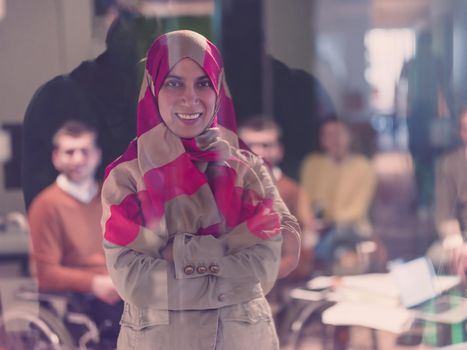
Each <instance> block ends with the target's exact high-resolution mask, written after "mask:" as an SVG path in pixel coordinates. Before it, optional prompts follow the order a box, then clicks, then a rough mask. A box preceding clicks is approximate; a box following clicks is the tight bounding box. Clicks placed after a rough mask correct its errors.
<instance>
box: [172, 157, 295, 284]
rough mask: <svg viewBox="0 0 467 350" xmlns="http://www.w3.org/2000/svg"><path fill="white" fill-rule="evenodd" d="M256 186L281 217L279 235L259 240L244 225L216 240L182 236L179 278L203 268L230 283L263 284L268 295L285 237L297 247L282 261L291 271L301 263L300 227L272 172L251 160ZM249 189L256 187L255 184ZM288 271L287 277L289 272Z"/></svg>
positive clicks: (178, 246)
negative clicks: (257, 184) (274, 180)
mask: <svg viewBox="0 0 467 350" xmlns="http://www.w3.org/2000/svg"><path fill="white" fill-rule="evenodd" d="M250 163H251V165H252V171H254V173H255V176H254V177H253V181H254V182H260V183H261V186H260V187H261V188H262V189H263V193H262V195H263V196H264V197H266V198H272V199H273V201H274V208H275V210H276V211H277V212H279V214H280V218H281V223H280V224H281V227H280V233H279V234H278V235H276V236H273V237H270V238H269V239H260V238H258V237H256V236H254V235H253V234H252V233H250V232H248V229H247V228H246V227H245V226H246V225H245V224H244V223H242V224H241V225H239V226H238V227H236V228H235V229H234V230H232V231H230V232H229V233H228V234H226V235H224V236H221V237H220V238H215V237H213V236H194V235H186V234H185V235H183V237H176V239H175V245H174V262H175V273H176V278H179V279H183V278H196V277H199V274H197V273H192V274H189V275H187V274H186V273H185V271H184V269H185V267H186V266H193V267H195V271H196V270H197V268H198V267H199V266H202V268H201V270H202V271H203V270H204V268H203V267H206V268H207V269H208V273H211V274H214V275H216V276H218V277H221V278H228V279H230V280H231V281H239V282H244V281H251V282H260V283H261V285H262V286H263V289H264V291H265V293H267V292H269V290H270V289H271V288H272V286H273V285H274V282H275V280H276V278H277V275H278V270H279V265H280V262H281V247H282V241H283V236H284V235H286V236H287V238H289V237H291V238H292V241H293V242H294V243H295V244H292V248H291V247H290V245H289V249H287V251H286V252H285V253H286V255H288V256H285V257H284V256H283V257H282V260H284V259H286V260H288V266H289V269H290V271H292V270H293V269H294V268H295V267H296V265H297V262H298V258H299V251H300V238H299V237H300V234H299V231H300V230H299V226H298V222H297V220H296V218H295V217H293V216H292V215H291V214H290V213H289V210H288V209H287V207H286V205H285V204H284V202H283V201H282V199H281V197H280V195H279V193H278V191H277V188H276V187H275V185H274V182H273V180H272V178H271V176H270V173H269V171H268V170H267V169H266V167H265V166H264V165H263V164H262V162H261V161H260V160H259V159H256V158H254V157H252V158H251V159H250ZM248 186H252V187H256V188H257V186H255V184H251V183H250V184H249V185H247V188H248ZM290 271H286V272H285V274H286V273H288V272H290Z"/></svg>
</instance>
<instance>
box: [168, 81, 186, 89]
mask: <svg viewBox="0 0 467 350" xmlns="http://www.w3.org/2000/svg"><path fill="white" fill-rule="evenodd" d="M165 85H166V86H167V87H171V88H174V87H180V86H182V83H181V82H179V81H176V80H169V81H166V82H165Z"/></svg>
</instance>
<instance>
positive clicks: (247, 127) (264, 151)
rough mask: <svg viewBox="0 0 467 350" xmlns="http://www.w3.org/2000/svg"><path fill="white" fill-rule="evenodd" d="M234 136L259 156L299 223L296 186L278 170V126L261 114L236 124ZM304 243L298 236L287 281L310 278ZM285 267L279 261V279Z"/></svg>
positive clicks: (307, 249) (280, 154)
mask: <svg viewBox="0 0 467 350" xmlns="http://www.w3.org/2000/svg"><path fill="white" fill-rule="evenodd" d="M238 135H239V136H240V139H241V140H243V141H244V142H245V144H246V145H247V146H248V147H249V148H250V149H251V150H252V151H253V152H254V153H256V154H257V155H259V156H260V157H262V158H263V159H264V160H265V161H266V162H267V163H268V164H269V166H270V167H271V170H272V175H273V177H274V179H275V180H276V186H277V189H278V191H279V194H280V195H281V197H282V199H283V200H284V203H285V205H286V206H287V207H288V208H289V210H290V213H291V214H292V215H293V216H295V217H296V218H297V219H298V221H299V223H300V224H301V222H300V217H299V216H298V212H297V207H298V197H299V193H300V187H299V185H298V183H297V182H296V181H295V180H294V179H292V178H291V177H289V176H287V175H285V174H284V173H283V172H282V170H281V169H280V167H279V163H280V162H281V161H282V158H283V157H284V147H283V145H282V143H281V135H282V130H281V128H280V126H279V125H278V124H277V123H276V122H275V121H274V120H273V119H272V117H269V116H261V115H259V116H254V117H251V118H249V119H247V120H246V121H244V122H243V123H242V124H241V125H240V127H239V129H238ZM302 195H304V194H302ZM302 234H303V232H302ZM308 241H309V240H306V239H304V237H302V245H301V252H300V261H299V263H298V265H297V268H296V269H295V270H293V271H292V272H291V273H290V274H289V275H287V280H302V279H306V278H308V277H309V276H310V273H311V267H312V266H311V258H312V256H311V253H312V250H311V247H310V246H309V245H308V246H307V244H306V243H307V242H308ZM284 249H287V242H284ZM283 260H284V259H283ZM286 264H288V262H287V261H282V262H281V267H282V268H281V269H280V270H279V276H281V275H282V274H281V270H282V269H284V270H289V269H288V268H287V266H285V265H286Z"/></svg>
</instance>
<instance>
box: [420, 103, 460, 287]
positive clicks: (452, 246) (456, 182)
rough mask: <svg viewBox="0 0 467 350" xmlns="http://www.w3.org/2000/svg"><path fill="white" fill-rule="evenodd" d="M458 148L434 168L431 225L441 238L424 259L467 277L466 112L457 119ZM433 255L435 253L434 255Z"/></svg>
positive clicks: (445, 156)
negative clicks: (466, 241) (433, 220)
mask: <svg viewBox="0 0 467 350" xmlns="http://www.w3.org/2000/svg"><path fill="white" fill-rule="evenodd" d="M459 134H460V139H461V141H462V145H461V146H459V147H458V148H457V149H455V150H453V151H452V152H450V153H448V154H446V155H444V156H443V157H442V158H441V159H440V161H439V163H438V167H437V172H436V186H435V222H436V226H437V231H438V233H439V235H440V237H441V240H440V242H439V244H436V245H433V246H432V247H431V249H430V250H429V252H428V255H429V256H430V257H431V258H432V259H433V260H436V263H437V264H446V265H451V266H452V267H453V268H454V269H455V271H456V272H457V273H458V274H459V275H460V276H461V278H463V279H464V280H465V278H466V277H467V275H466V272H467V243H465V240H466V237H467V178H466V174H467V108H466V109H463V110H462V111H461V113H460V115H459ZM436 251H437V253H436Z"/></svg>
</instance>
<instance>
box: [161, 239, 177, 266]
mask: <svg viewBox="0 0 467 350" xmlns="http://www.w3.org/2000/svg"><path fill="white" fill-rule="evenodd" d="M161 255H162V257H163V258H164V259H165V260H167V261H170V262H173V261H174V242H173V239H171V240H169V241H168V242H167V245H166V246H165V247H164V249H162V252H161Z"/></svg>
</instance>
